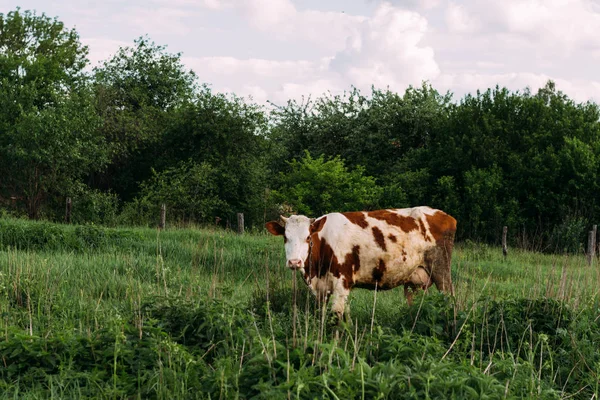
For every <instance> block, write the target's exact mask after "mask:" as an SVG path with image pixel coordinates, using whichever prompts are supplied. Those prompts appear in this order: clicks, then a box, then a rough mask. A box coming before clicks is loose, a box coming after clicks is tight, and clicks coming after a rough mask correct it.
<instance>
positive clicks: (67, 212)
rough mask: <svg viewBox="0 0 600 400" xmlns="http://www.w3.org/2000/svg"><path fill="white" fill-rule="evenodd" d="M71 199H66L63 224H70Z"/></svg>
mask: <svg viewBox="0 0 600 400" xmlns="http://www.w3.org/2000/svg"><path fill="white" fill-rule="evenodd" d="M71 205H72V203H71V198H70V197H67V204H66V207H65V223H67V224H70V223H71Z"/></svg>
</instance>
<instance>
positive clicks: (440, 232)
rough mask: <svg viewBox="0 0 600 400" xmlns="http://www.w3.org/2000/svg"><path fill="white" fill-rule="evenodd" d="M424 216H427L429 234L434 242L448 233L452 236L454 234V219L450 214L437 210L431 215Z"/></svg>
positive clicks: (442, 238)
mask: <svg viewBox="0 0 600 400" xmlns="http://www.w3.org/2000/svg"><path fill="white" fill-rule="evenodd" d="M425 218H427V223H428V224H429V231H430V232H431V236H433V238H434V239H435V241H436V242H439V241H441V240H444V236H447V234H448V233H452V236H454V233H455V232H456V220H455V219H454V218H452V217H451V216H450V215H448V214H446V213H443V212H440V211H438V212H436V213H435V214H433V215H425Z"/></svg>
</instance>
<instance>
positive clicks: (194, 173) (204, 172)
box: [126, 161, 227, 223]
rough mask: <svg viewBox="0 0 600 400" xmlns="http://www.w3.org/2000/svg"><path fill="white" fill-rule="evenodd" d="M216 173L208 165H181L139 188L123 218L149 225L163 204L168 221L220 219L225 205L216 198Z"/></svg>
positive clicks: (184, 163)
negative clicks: (125, 216)
mask: <svg viewBox="0 0 600 400" xmlns="http://www.w3.org/2000/svg"><path fill="white" fill-rule="evenodd" d="M219 178H220V177H219V171H217V170H216V169H215V168H213V167H212V166H211V165H210V164H208V163H200V164H197V163H194V162H192V161H186V162H182V163H180V164H179V165H177V166H176V167H172V168H167V169H165V170H163V171H161V172H156V171H153V176H152V178H150V179H148V180H147V181H144V182H143V183H142V184H141V185H140V193H139V195H138V197H137V198H136V199H135V200H134V201H133V202H132V203H131V204H129V205H128V206H127V208H128V210H127V211H126V215H129V217H131V218H132V219H134V220H136V221H137V223H139V221H143V222H145V223H150V222H151V221H153V220H155V219H156V216H157V215H159V214H158V211H159V209H160V205H161V204H166V206H167V208H168V213H169V219H170V220H177V221H193V222H209V221H213V217H214V216H218V215H222V212H223V210H224V209H225V208H227V204H226V203H225V202H224V201H223V200H221V199H220V198H219V184H218V183H219Z"/></svg>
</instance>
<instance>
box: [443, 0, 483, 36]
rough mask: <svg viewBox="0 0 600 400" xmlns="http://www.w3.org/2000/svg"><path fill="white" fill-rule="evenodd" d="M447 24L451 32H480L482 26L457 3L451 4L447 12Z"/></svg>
mask: <svg viewBox="0 0 600 400" xmlns="http://www.w3.org/2000/svg"><path fill="white" fill-rule="evenodd" d="M446 24H447V25H448V29H449V30H450V31H451V32H459V33H472V32H476V31H477V30H479V27H480V24H479V21H478V20H477V19H475V17H474V16H473V15H471V14H470V13H469V12H468V11H467V10H466V8H465V7H464V6H463V5H461V4H457V3H455V2H450V3H449V4H448V8H447V10H446Z"/></svg>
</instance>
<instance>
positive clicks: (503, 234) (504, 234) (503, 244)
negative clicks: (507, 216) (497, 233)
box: [502, 226, 508, 258]
mask: <svg viewBox="0 0 600 400" xmlns="http://www.w3.org/2000/svg"><path fill="white" fill-rule="evenodd" d="M507 233H508V226H505V227H503V228H502V255H503V256H504V258H506V256H507V255H508V246H507V245H506V234H507Z"/></svg>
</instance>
